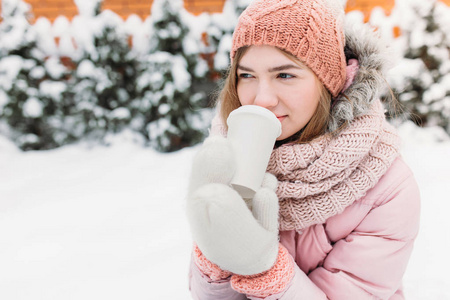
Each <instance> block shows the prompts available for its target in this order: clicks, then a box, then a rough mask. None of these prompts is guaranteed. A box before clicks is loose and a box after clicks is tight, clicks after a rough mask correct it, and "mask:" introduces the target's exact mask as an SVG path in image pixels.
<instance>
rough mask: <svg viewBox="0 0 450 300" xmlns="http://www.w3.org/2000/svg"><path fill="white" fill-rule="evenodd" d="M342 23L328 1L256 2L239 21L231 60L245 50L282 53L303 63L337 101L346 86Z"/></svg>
mask: <svg viewBox="0 0 450 300" xmlns="http://www.w3.org/2000/svg"><path fill="white" fill-rule="evenodd" d="M336 1H337V0H336ZM342 23H343V22H342V17H341V15H340V14H339V13H338V12H337V9H336V5H330V4H329V0H255V1H253V2H252V3H251V4H250V5H249V6H248V7H247V9H246V10H245V11H244V12H243V13H242V14H241V16H240V18H239V22H238V25H237V26H236V29H235V31H234V34H233V42H232V48H231V53H230V56H231V59H233V58H234V56H235V54H236V51H237V49H239V48H241V47H244V46H252V45H269V46H275V47H277V48H280V49H283V50H285V51H287V52H289V53H291V54H292V55H294V56H295V57H297V58H298V59H300V60H301V61H302V62H304V63H305V64H306V65H307V66H308V67H309V68H310V69H311V70H312V71H313V72H314V73H315V74H316V76H317V77H318V78H319V80H320V81H321V82H322V83H323V84H324V85H325V87H326V88H327V89H328V90H329V91H330V93H331V94H332V95H333V97H336V96H337V95H338V94H339V92H340V91H341V90H342V87H343V85H344V82H345V67H346V60H345V54H344V42H345V39H344V33H343V24H342Z"/></svg>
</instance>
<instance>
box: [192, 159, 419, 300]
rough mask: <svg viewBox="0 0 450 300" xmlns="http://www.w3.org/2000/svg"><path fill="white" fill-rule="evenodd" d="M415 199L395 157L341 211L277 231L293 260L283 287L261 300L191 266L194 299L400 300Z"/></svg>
mask: <svg viewBox="0 0 450 300" xmlns="http://www.w3.org/2000/svg"><path fill="white" fill-rule="evenodd" d="M419 214H420V196H419V190H418V187H417V184H416V181H415V179H414V177H413V174H412V172H411V171H410V169H409V168H408V166H407V165H406V164H405V163H404V162H403V160H402V159H401V158H398V159H397V160H396V161H394V163H393V164H392V166H391V167H390V168H389V170H388V171H387V172H386V174H385V175H384V176H383V177H381V179H380V180H379V182H378V183H377V184H376V186H375V187H374V188H372V189H371V190H369V191H368V192H367V194H366V196H364V197H363V198H361V199H359V200H358V201H356V202H354V203H353V204H352V205H351V206H349V207H347V208H346V209H345V210H344V212H343V213H341V214H339V215H336V216H334V217H331V218H329V219H328V220H327V221H326V222H325V223H324V224H320V225H314V226H311V227H309V228H307V229H305V230H304V231H302V232H295V231H282V232H280V242H281V244H283V245H284V247H286V248H287V250H288V251H289V253H290V255H292V257H293V259H294V260H295V262H296V265H295V269H296V270H295V275H294V277H293V279H292V280H291V282H290V283H289V284H288V286H287V287H286V289H285V290H284V291H282V292H280V293H277V294H275V295H270V296H268V297H266V298H258V297H254V296H252V295H243V294H239V293H238V292H236V291H234V290H233V289H232V288H231V285H230V280H229V279H227V280H219V281H214V280H211V279H210V278H209V277H208V276H207V275H205V274H203V273H202V272H201V271H200V269H199V268H198V267H197V266H196V265H195V263H191V268H190V273H189V284H190V290H191V294H192V297H193V299H198V300H209V299H211V300H212V299H214V300H221V299H227V300H234V299H267V300H274V299H281V300H288V299H289V300H290V299H307V300H315V299H317V300H319V299H332V300H335V299H336V300H338V299H344V300H352V299H356V300H364V299H395V300H397V299H404V295H403V292H402V285H401V281H402V277H403V274H404V273H405V270H406V266H407V264H408V260H409V258H410V255H411V251H412V249H413V243H414V239H415V237H416V235H417V233H418V229H419Z"/></svg>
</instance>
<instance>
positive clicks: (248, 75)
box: [239, 73, 252, 78]
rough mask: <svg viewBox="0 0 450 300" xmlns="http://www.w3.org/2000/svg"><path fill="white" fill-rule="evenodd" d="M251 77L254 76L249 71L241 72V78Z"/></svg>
mask: <svg viewBox="0 0 450 300" xmlns="http://www.w3.org/2000/svg"><path fill="white" fill-rule="evenodd" d="M251 77H252V75H251V74H248V73H241V74H239V78H251Z"/></svg>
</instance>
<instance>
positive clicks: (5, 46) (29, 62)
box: [0, 0, 68, 150]
mask: <svg viewBox="0 0 450 300" xmlns="http://www.w3.org/2000/svg"><path fill="white" fill-rule="evenodd" d="M29 13H30V6H29V5H28V4H26V3H25V2H23V1H22V0H4V1H3V2H2V18H3V21H2V22H1V23H0V116H1V119H2V120H4V121H5V122H6V123H7V124H8V126H9V128H10V130H8V132H5V134H7V135H9V136H10V138H11V139H13V140H14V141H15V142H16V143H17V145H18V146H19V147H21V148H22V149H25V150H29V149H48V148H53V147H57V146H59V145H61V144H62V143H64V142H65V140H66V138H67V135H66V134H65V133H64V131H63V130H62V128H61V127H60V124H61V117H62V116H61V115H60V114H59V111H60V110H61V106H63V105H64V103H63V102H64V101H63V99H64V95H65V94H66V93H67V90H68V89H67V85H65V84H64V83H63V82H60V80H61V79H62V78H63V77H64V76H66V75H67V70H66V69H65V68H64V67H63V66H62V65H61V64H60V62H59V60H58V59H57V58H56V57H53V56H52V52H54V47H55V45H54V44H53V40H52V39H51V38H50V39H49V38H48V36H44V35H43V34H42V31H41V33H40V32H39V30H38V29H39V26H46V25H47V27H48V26H49V24H48V23H47V24H46V25H45V22H37V23H36V25H34V26H32V25H31V24H30V23H29V21H28V17H29ZM39 24H40V25H39Z"/></svg>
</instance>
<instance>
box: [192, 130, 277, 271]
mask: <svg viewBox="0 0 450 300" xmlns="http://www.w3.org/2000/svg"><path fill="white" fill-rule="evenodd" d="M234 171H235V161H234V158H233V152H232V148H231V146H230V145H229V143H228V141H227V140H226V139H225V138H222V137H214V138H210V139H208V140H207V141H206V142H205V143H204V145H203V146H202V148H201V149H200V151H199V153H198V154H197V156H196V157H195V159H194V164H193V168H192V174H191V182H190V191H189V195H188V200H187V216H188V220H189V223H190V227H191V232H192V236H193V239H194V241H195V242H196V243H197V245H198V247H199V249H200V250H201V251H202V253H203V254H204V256H205V257H206V258H207V259H209V260H210V261H211V262H213V263H215V264H217V265H218V266H219V267H221V268H222V269H223V270H227V271H230V272H233V273H235V274H240V275H253V274H258V273H261V272H263V271H266V270H268V269H270V268H271V267H272V266H273V265H274V263H275V262H276V259H277V256H278V198H277V196H276V194H275V189H276V186H277V180H276V178H275V177H274V176H273V175H270V174H266V177H265V180H264V183H263V186H262V187H261V189H260V190H258V191H257V192H256V194H255V196H254V198H253V201H252V211H250V209H249V208H248V207H247V204H246V203H245V201H244V200H243V199H242V198H241V196H240V195H239V194H238V193H237V192H236V191H235V190H233V189H232V188H231V187H230V185H229V183H230V181H231V178H232V176H233V174H234Z"/></svg>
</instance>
